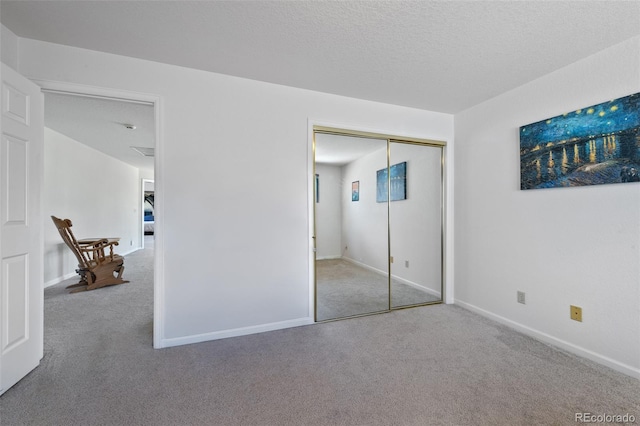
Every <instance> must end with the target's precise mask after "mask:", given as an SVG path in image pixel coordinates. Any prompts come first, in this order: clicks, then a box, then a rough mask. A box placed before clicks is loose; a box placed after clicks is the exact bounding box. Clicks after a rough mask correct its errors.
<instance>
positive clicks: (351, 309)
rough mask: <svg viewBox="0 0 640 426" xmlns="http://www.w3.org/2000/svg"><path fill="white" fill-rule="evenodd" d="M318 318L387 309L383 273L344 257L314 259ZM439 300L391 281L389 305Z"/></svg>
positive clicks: (398, 282) (387, 292) (387, 301)
mask: <svg viewBox="0 0 640 426" xmlns="http://www.w3.org/2000/svg"><path fill="white" fill-rule="evenodd" d="M316 280H317V286H318V288H317V295H318V301H317V305H318V307H317V310H318V312H317V319H318V321H324V320H328V319H335V318H343V317H348V316H353V315H361V314H367V313H372V312H380V311H386V310H388V309H389V283H388V278H387V277H386V276H384V275H381V274H379V273H376V272H374V271H371V270H369V269H366V268H363V267H361V266H358V265H356V264H354V263H352V262H348V261H346V260H343V259H326V260H319V261H317V262H316ZM438 301H440V297H437V296H434V295H432V294H430V293H427V292H426V291H423V290H421V289H418V288H416V287H412V286H410V285H407V284H404V283H402V282H400V281H398V280H395V279H394V280H392V281H391V306H392V307H394V308H395V307H401V306H407V305H417V304H421V303H433V302H438Z"/></svg>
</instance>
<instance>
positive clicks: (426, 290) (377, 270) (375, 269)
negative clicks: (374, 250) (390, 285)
mask: <svg viewBox="0 0 640 426" xmlns="http://www.w3.org/2000/svg"><path fill="white" fill-rule="evenodd" d="M342 259H343V260H346V261H347V262H350V263H353V264H354V265H357V266H360V267H361V268H364V269H367V270H369V271H371V272H375V273H376V274H380V275H384V276H387V272H386V271H383V270H381V269H377V268H374V267H373V266H369V265H367V264H365V263H361V262H358V261H357V260H353V259H351V258H349V257H343V258H342ZM391 279H394V280H396V281H398V282H401V283H402V284H406V285H408V286H410V287H414V288H417V289H418V290H422V291H424V292H426V293H429V294H431V295H432V296H436V297H438V298H440V297H441V293H440V292H439V291H436V290H433V289H431V288H428V287H425V286H423V285H420V284H418V283H414V282H413V281H409V280H406V279H404V278H400V277H399V276H397V275H391Z"/></svg>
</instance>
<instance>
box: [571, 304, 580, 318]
mask: <svg viewBox="0 0 640 426" xmlns="http://www.w3.org/2000/svg"><path fill="white" fill-rule="evenodd" d="M569 309H570V311H571V319H572V320H574V321H579V322H582V308H581V307H580V306H573V305H571V306H570V307H569Z"/></svg>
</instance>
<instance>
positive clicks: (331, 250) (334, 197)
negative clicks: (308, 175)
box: [315, 164, 344, 259]
mask: <svg viewBox="0 0 640 426" xmlns="http://www.w3.org/2000/svg"><path fill="white" fill-rule="evenodd" d="M316 174H317V175H319V180H320V185H319V186H320V191H319V192H320V201H319V202H318V203H316V224H315V225H316V240H317V241H316V249H317V252H316V258H317V259H338V258H340V257H341V255H342V254H341V253H342V249H341V246H342V224H341V218H342V200H341V199H340V195H341V190H342V186H343V185H344V182H343V181H342V168H341V167H339V166H330V165H328V164H316Z"/></svg>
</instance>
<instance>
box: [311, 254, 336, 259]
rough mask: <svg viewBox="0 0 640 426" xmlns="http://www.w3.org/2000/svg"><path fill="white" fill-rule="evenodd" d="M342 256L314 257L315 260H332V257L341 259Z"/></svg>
mask: <svg viewBox="0 0 640 426" xmlns="http://www.w3.org/2000/svg"><path fill="white" fill-rule="evenodd" d="M341 258H342V256H340V255H339V254H338V255H335V256H322V257H316V260H334V259H341Z"/></svg>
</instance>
